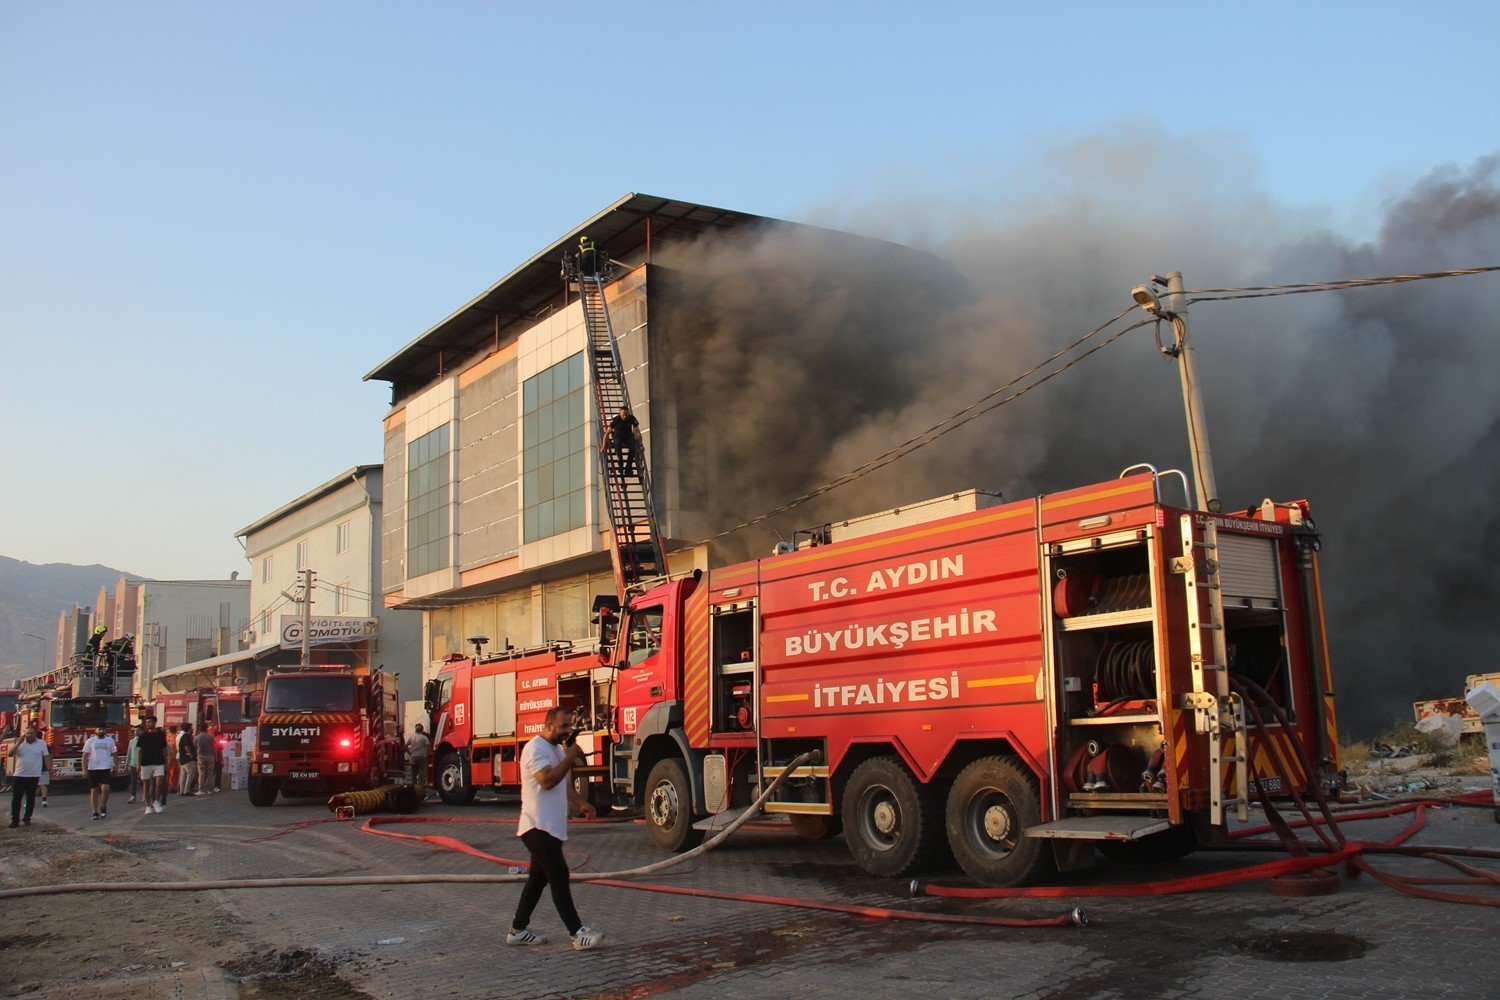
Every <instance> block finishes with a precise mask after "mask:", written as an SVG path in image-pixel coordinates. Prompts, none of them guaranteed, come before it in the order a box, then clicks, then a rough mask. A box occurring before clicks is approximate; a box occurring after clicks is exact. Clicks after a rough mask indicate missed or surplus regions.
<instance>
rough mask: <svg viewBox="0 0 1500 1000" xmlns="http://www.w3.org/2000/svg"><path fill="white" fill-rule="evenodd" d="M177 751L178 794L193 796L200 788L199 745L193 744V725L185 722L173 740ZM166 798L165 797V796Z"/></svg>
mask: <svg viewBox="0 0 1500 1000" xmlns="http://www.w3.org/2000/svg"><path fill="white" fill-rule="evenodd" d="M173 742H174V744H175V745H176V749H177V794H178V795H192V794H193V792H194V791H196V790H197V788H198V768H197V767H196V766H194V765H195V762H196V761H197V759H198V753H197V749H196V747H197V744H195V743H194V742H193V724H192V723H191V722H184V723H183V724H182V731H181V732H179V733H178V734H177V736H176V737H175V738H174V740H173ZM163 798H165V795H164V796H163Z"/></svg>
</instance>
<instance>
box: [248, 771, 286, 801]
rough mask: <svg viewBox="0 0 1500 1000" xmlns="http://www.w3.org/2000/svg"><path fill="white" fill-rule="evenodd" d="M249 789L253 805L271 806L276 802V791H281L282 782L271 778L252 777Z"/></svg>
mask: <svg viewBox="0 0 1500 1000" xmlns="http://www.w3.org/2000/svg"><path fill="white" fill-rule="evenodd" d="M247 790H248V791H249V794H250V804H251V805H252V806H269V805H272V804H274V803H275V802H276V793H277V792H279V791H281V782H279V781H273V780H271V779H269V778H254V777H252V778H251V779H250V783H249V788H248V789H247Z"/></svg>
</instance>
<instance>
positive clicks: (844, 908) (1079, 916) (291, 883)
mask: <svg viewBox="0 0 1500 1000" xmlns="http://www.w3.org/2000/svg"><path fill="white" fill-rule="evenodd" d="M812 757H813V754H812V753H804V754H801V755H800V756H798V757H796V758H794V759H793V760H792V761H791V762H790V763H789V764H787V766H786V767H784V768H783V769H782V771H781V773H780V774H778V775H777V776H776V778H775V780H773V781H772V782H771V784H770V785H769V786H767V788H766V790H765V791H763V792H761V794H760V797H759V798H757V799H756V800H755V802H754V803H753V804H751V806H750V807H749V808H748V809H746V810H745V811H744V812H742V813H741V814H740V815H739V816H737V817H736V818H735V820H734V822H732V823H730V824H729V825H728V826H726V827H725V828H724V829H723V830H721V831H720V832H719V833H717V834H716V835H715V836H714V837H712V838H711V839H709V840H706V841H704V842H703V843H702V844H699V845H698V846H697V847H695V848H693V849H692V850H690V851H685V852H683V853H682V854H678V855H674V856H673V857H670V858H665V859H663V860H661V861H657V862H654V863H653V864H649V865H644V866H642V867H640V868H631V869H628V870H625V871H618V872H594V873H588V872H575V873H573V874H572V875H571V878H572V880H573V881H577V882H592V883H595V884H598V885H607V886H613V887H615V888H622V889H639V890H643V891H651V892H664V893H671V894H678V895H686V896H697V897H700V898H705V899H725V900H734V901H738V902H752V903H768V904H773V905H780V906H792V907H798V908H802V909H814V910H825V911H830V912H834V913H848V914H853V915H857V916H863V917H870V918H875V919H888V920H916V921H926V922H931V923H951V924H969V925H977V926H985V927H1084V926H1086V925H1087V924H1088V918H1087V916H1086V915H1085V914H1084V912H1083V909H1082V907H1077V906H1075V907H1073V908H1072V909H1070V910H1069V911H1068V912H1067V913H1066V914H1063V915H1060V916H1055V917H1039V918H1034V919H1033V918H1022V917H987V916H969V915H964V914H947V913H919V912H914V911H910V910H895V909H889V908H885V907H868V906H850V905H846V904H842V903H824V902H820V901H817V900H805V899H793V898H790V897H780V896H761V895H754V894H743V893H730V892H719V891H716V890H711V889H689V888H685V887H682V886H660V885H637V884H634V883H632V882H629V881H627V880H628V879H636V878H640V877H642V876H646V875H654V874H656V873H657V872H661V871H665V870H667V869H668V868H672V867H674V866H676V865H680V864H682V863H684V862H686V861H691V860H693V859H694V858H698V857H701V856H703V855H704V854H707V853H708V852H709V851H711V850H713V849H714V848H716V847H718V846H719V845H720V844H722V843H723V842H724V841H725V840H727V839H729V837H730V836H731V835H732V834H733V833H734V832H735V831H736V830H738V829H739V828H740V827H742V826H744V825H745V824H746V823H748V822H749V821H750V819H751V817H753V816H755V815H756V814H757V813H759V812H760V809H761V807H762V806H764V805H765V804H766V802H767V801H768V800H769V799H770V798H771V796H772V795H773V794H774V793H775V791H776V789H777V788H778V787H780V786H781V783H782V782H783V781H785V780H786V779H787V778H788V777H789V776H790V775H791V774H792V773H793V772H795V771H796V769H797V768H798V767H801V766H802V765H803V764H805V763H806V762H807V761H808V760H809V759H810V758H812ZM377 791H378V790H377ZM371 822H374V820H368V821H366V828H368V827H369V824H370V823H371ZM469 853H476V852H474V851H472V850H471V851H470V852H469ZM491 860H498V859H491ZM528 877H529V876H528V875H524V874H514V875H513V874H510V873H508V872H507V873H505V874H502V875H352V876H349V875H339V876H327V877H306V878H265V879H218V880H215V881H208V882H79V883H74V884H68V885H39V886H28V887H25V888H21V889H4V890H0V899H19V898H22V897H26V896H56V895H62V894H64V893H73V892H199V891H202V890H204V889H292V888H317V887H323V886H356V885H431V884H439V883H444V884H464V885H494V884H503V883H517V882H524V881H526V879H527V878H528Z"/></svg>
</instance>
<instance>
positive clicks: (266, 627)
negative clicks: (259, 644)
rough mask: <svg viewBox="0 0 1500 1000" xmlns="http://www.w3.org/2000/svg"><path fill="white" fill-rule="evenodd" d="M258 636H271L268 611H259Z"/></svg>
mask: <svg viewBox="0 0 1500 1000" xmlns="http://www.w3.org/2000/svg"><path fill="white" fill-rule="evenodd" d="M260 637H261V638H262V639H269V638H270V637H271V612H269V611H262V612H261V613H260Z"/></svg>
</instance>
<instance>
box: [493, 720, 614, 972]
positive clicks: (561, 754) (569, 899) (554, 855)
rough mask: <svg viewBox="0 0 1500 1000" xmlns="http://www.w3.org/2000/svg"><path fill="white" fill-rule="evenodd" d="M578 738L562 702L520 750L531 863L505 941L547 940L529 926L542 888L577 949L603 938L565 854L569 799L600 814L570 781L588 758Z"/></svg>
mask: <svg viewBox="0 0 1500 1000" xmlns="http://www.w3.org/2000/svg"><path fill="white" fill-rule="evenodd" d="M575 737H576V733H575V732H574V730H573V710H572V709H571V708H565V707H563V706H561V705H558V706H556V707H554V708H553V709H552V710H550V711H549V712H548V713H547V718H546V721H545V722H544V723H543V724H542V732H541V735H539V736H535V737H533V738H532V740H531V742H530V743H527V744H526V749H525V750H523V751H522V752H521V821H520V823H519V824H518V825H517V828H516V834H517V836H519V837H520V838H521V842H522V843H523V844H525V845H526V849H527V850H528V851H530V852H531V867H530V868H529V869H528V872H529V874H528V876H527V879H526V885H525V886H524V887H523V888H522V889H521V900H520V902H519V903H517V904H516V915H515V919H513V920H512V921H511V924H510V933H509V934H506V935H505V943H506V944H545V943H546V941H547V939H546V938H544V937H542V936H541V935H540V934H538V933H536V931H533V930H529V929H528V928H527V925H528V924H530V923H531V913H532V911H533V910H535V909H536V904H537V903H538V902H539V901H540V900H541V898H542V890H543V889H544V888H548V887H550V888H551V889H552V905H554V906H556V907H557V915H558V916H560V917H562V920H563V924H564V925H565V926H566V927H567V928H568V935H569V936H570V937H571V938H572V939H573V949H574V950H575V951H587V950H588V949H590V948H592V947H594V946H595V945H597V944H598V943H599V942H600V941H602V940H604V935H603V934H601V933H599V932H598V931H595V930H591V929H590V928H588V927H585V926H584V924H583V921H582V920H580V919H578V910H577V909H576V908H575V907H574V906H573V890H572V887H571V886H570V885H569V883H568V861H567V859H566V858H564V857H563V842H564V841H566V840H567V839H568V803H570V802H571V803H572V804H573V805H575V806H577V807H578V809H580V810H581V811H582V812H583V815H584V816H586V817H588V818H590V819H592V818H593V817H594V815H595V813H594V807H593V805H591V804H590V803H589V802H588V800H586V799H585V798H584V797H583V796H581V795H579V794H578V793H577V792H575V791H573V783H572V782H571V781H569V780H568V772H569V771H571V770H572V769H573V765H574V764H577V763H581V762H582V761H583V760H584V753H583V751H582V750H580V749H579V748H578V746H577V745H575V744H574V742H573V741H574V739H575Z"/></svg>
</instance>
